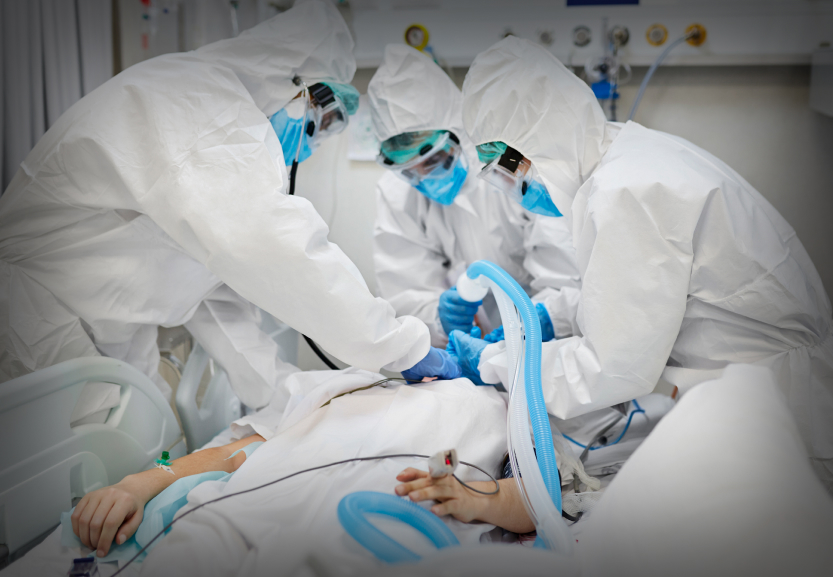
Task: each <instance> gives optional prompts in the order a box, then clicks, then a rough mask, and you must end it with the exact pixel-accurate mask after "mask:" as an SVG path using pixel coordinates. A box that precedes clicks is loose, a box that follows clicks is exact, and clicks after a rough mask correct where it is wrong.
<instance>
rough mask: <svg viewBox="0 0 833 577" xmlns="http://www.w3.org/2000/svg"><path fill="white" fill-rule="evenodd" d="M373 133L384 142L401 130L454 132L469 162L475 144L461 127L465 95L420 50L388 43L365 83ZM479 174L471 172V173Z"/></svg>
mask: <svg viewBox="0 0 833 577" xmlns="http://www.w3.org/2000/svg"><path fill="white" fill-rule="evenodd" d="M367 96H368V98H370V104H371V107H370V117H371V120H372V122H373V132H374V133H375V135H376V138H378V139H379V140H380V141H385V140H387V139H388V138H390V137H392V136H396V135H397V134H402V133H403V132H416V131H418V130H450V131H451V132H453V133H454V134H455V135H456V136H457V137H458V138H459V139H460V143H461V144H462V145H463V150H464V151H465V153H466V156H468V160H469V166H473V165H474V164H476V161H477V155H476V153H475V150H474V145H472V144H471V141H469V139H468V137H467V135H466V133H465V130H464V129H463V117H462V111H463V95H462V93H461V92H460V89H459V88H457V86H456V85H455V84H454V82H453V81H452V80H451V78H449V77H448V74H446V73H445V71H444V70H443V69H442V68H440V67H439V66H437V64H436V63H435V62H434V61H433V60H431V58H429V57H428V56H426V55H425V54H423V53H422V52H420V51H418V50H416V49H414V48H411V47H410V46H405V45H404V44H389V45H388V46H387V47H385V57H384V60H383V61H382V65H381V66H379V68H378V70H376V73H375V74H374V75H373V78H372V79H371V80H370V84H369V85H368V87H367ZM473 172H475V171H473V170H471V169H470V170H469V173H470V174H469V175H470V176H471V174H472V173H473Z"/></svg>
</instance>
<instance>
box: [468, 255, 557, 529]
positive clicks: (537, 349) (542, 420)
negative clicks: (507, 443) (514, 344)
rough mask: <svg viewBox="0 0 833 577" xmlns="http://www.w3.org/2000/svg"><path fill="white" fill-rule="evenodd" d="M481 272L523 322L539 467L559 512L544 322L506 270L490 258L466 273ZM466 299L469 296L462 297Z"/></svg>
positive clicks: (528, 395)
mask: <svg viewBox="0 0 833 577" xmlns="http://www.w3.org/2000/svg"><path fill="white" fill-rule="evenodd" d="M481 275H482V276H484V277H486V278H488V279H489V280H491V281H492V282H493V283H495V285H497V286H498V287H499V288H500V289H501V290H503V292H505V293H506V295H507V296H509V298H510V299H512V302H513V303H514V304H515V307H516V308H517V310H518V314H519V315H520V317H521V321H522V322H523V325H524V335H525V341H526V343H525V347H524V376H525V377H526V379H525V381H526V382H525V384H524V386H525V389H526V398H527V405H528V408H529V418H530V421H531V422H532V432H533V436H534V437H535V448H536V453H537V457H538V468H539V469H540V471H541V476H542V477H543V478H544V484H545V485H546V486H547V491H548V492H549V494H550V497H551V498H552V501H553V503H555V504H556V506H557V507H558V510H559V513H560V512H561V485H560V481H559V477H558V466H557V464H556V462H555V447H554V446H553V443H552V430H551V429H550V421H549V417H548V416H547V407H546V404H545V403H544V393H543V391H542V390H541V322H540V321H539V320H538V313H537V312H536V310H535V305H533V304H532V301H531V300H530V299H529V295H527V294H526V291H525V290H523V289H522V288H521V285H519V284H518V283H517V281H515V279H513V278H512V277H511V276H509V275H508V274H507V273H506V271H504V270H503V269H502V268H500V267H499V266H497V265H496V264H494V263H492V262H489V261H487V260H479V261H477V262H474V263H472V264H471V266H469V268H468V270H467V271H466V276H467V277H468V278H470V279H472V280H474V279H477V277H479V276H481ZM458 285H459V283H458ZM459 290H460V289H459V286H458V291H459ZM463 298H466V297H465V296H463Z"/></svg>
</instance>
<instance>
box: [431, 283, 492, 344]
mask: <svg viewBox="0 0 833 577" xmlns="http://www.w3.org/2000/svg"><path fill="white" fill-rule="evenodd" d="M482 303H483V301H477V302H476V303H472V302H469V301H467V300H464V299H463V298H462V297H461V296H460V295H459V294H458V293H457V287H452V288H450V289H448V290H447V291H445V292H444V293H443V294H442V295H440V305H439V306H438V307H437V312H438V313H439V315H440V322H441V323H442V325H443V330H444V331H445V334H447V335H450V334H451V331H463V332H464V333H467V334H468V332H469V331H470V330H471V326H472V323H473V322H474V315H475V314H477V309H478V307H479V306H480V305H481V304H482Z"/></svg>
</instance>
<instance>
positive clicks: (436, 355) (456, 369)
mask: <svg viewBox="0 0 833 577" xmlns="http://www.w3.org/2000/svg"><path fill="white" fill-rule="evenodd" d="M462 374H463V371H462V369H461V368H460V365H458V364H457V359H455V358H454V357H452V356H451V355H449V354H448V353H447V352H445V351H444V350H442V349H437V348H434V347H431V349H430V350H429V351H428V354H427V355H425V358H424V359H422V360H421V361H419V362H418V363H417V364H415V365H414V366H413V367H411V368H410V369H408V370H407V371H402V376H403V377H405V378H406V379H407V380H409V381H411V382H414V383H417V382H419V381H421V380H422V379H423V378H425V377H438V378H440V379H456V378H458V377H460V376H461V375H462Z"/></svg>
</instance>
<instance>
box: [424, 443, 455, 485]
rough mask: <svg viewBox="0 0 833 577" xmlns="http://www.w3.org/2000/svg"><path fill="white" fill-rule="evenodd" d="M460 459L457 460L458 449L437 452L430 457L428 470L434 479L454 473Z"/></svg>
mask: <svg viewBox="0 0 833 577" xmlns="http://www.w3.org/2000/svg"><path fill="white" fill-rule="evenodd" d="M459 464H460V461H459V460H457V451H456V450H455V449H449V450H448V451H440V452H439V453H435V454H434V455H432V456H431V458H430V459H428V472H429V473H430V474H431V476H432V477H433V478H434V479H439V478H440V477H445V476H446V475H452V474H454V470H455V469H456V468H457V465H459Z"/></svg>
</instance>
